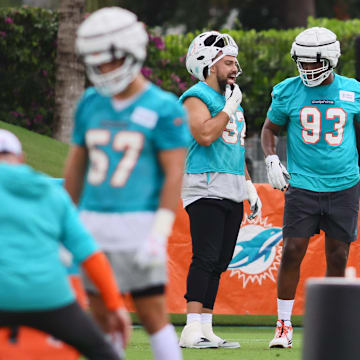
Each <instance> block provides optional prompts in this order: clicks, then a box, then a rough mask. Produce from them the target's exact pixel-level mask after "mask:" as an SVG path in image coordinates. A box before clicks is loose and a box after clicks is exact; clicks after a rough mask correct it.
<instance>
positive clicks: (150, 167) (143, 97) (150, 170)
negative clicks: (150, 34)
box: [73, 83, 190, 213]
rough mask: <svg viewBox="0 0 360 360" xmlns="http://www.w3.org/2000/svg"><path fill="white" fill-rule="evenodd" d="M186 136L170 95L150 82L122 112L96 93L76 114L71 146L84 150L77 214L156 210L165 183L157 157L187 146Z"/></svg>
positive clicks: (178, 109) (89, 93) (179, 110)
mask: <svg viewBox="0 0 360 360" xmlns="http://www.w3.org/2000/svg"><path fill="white" fill-rule="evenodd" d="M189 140H190V132H189V129H188V124H187V117H186V113H185V111H184V109H183V107H182V106H181V105H180V104H179V103H178V99H177V97H176V96H175V95H173V94H171V93H169V92H165V91H163V90H161V89H160V88H158V87H157V86H155V85H153V84H151V83H149V84H148V85H147V88H146V89H145V90H144V91H143V92H142V93H140V94H139V95H138V96H137V98H135V99H133V101H132V102H130V103H129V104H128V105H127V106H125V108H123V109H121V110H116V109H115V108H114V104H113V100H112V99H111V98H110V97H105V96H102V95H100V94H99V93H98V92H97V91H96V89H95V88H89V89H87V90H86V91H85V93H84V96H83V97H82V99H81V100H80V102H79V104H78V107H77V111H76V114H75V128H74V133H73V142H74V143H75V144H77V145H79V146H85V147H86V148H87V149H88V151H89V166H88V169H87V173H86V178H85V182H84V187H83V192H82V196H81V199H80V203H79V208H80V210H89V211H97V212H109V213H123V212H134V211H155V210H156V209H157V208H158V206H159V197H160V192H161V188H162V185H163V181H164V173H163V170H162V168H161V165H160V162H159V158H158V153H159V152H161V151H166V150H173V149H177V148H184V147H187V146H188V143H189Z"/></svg>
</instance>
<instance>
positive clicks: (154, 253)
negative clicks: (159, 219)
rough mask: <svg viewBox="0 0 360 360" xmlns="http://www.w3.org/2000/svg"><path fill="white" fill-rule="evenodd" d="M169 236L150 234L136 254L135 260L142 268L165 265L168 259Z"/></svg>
mask: <svg viewBox="0 0 360 360" xmlns="http://www.w3.org/2000/svg"><path fill="white" fill-rule="evenodd" d="M166 245H167V238H166V237H164V236H162V235H160V234H150V236H148V237H147V238H146V239H145V241H144V243H143V244H142V246H141V247H140V248H139V249H138V251H137V252H136V254H135V259H134V260H135V262H136V263H137V265H138V266H139V268H141V269H145V268H154V267H157V266H164V265H165V264H166V261H167V251H166Z"/></svg>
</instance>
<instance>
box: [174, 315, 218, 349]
mask: <svg viewBox="0 0 360 360" xmlns="http://www.w3.org/2000/svg"><path fill="white" fill-rule="evenodd" d="M179 345H180V347H182V348H192V349H217V348H218V347H219V345H218V344H217V343H214V342H212V341H210V340H209V339H207V338H206V337H205V336H204V334H203V333H202V331H201V323H200V322H199V321H194V322H192V323H190V324H188V325H186V326H185V327H184V329H183V331H182V332H181V336H180V341H179Z"/></svg>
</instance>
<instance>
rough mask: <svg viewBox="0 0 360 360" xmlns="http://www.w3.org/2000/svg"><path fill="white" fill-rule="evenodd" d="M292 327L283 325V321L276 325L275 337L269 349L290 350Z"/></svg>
mask: <svg viewBox="0 0 360 360" xmlns="http://www.w3.org/2000/svg"><path fill="white" fill-rule="evenodd" d="M292 335H293V328H292V326H291V325H290V326H287V325H285V322H284V320H278V321H277V323H276V329H275V336H274V338H273V339H272V340H271V341H270V343H269V348H292Z"/></svg>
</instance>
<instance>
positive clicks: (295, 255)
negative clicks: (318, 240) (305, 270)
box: [281, 243, 304, 267]
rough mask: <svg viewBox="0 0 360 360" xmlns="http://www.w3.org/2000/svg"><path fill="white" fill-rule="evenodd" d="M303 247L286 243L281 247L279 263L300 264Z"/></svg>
mask: <svg viewBox="0 0 360 360" xmlns="http://www.w3.org/2000/svg"><path fill="white" fill-rule="evenodd" d="M303 253H304V250H303V247H302V246H301V245H299V244H295V243H293V244H291V243H290V244H289V243H288V244H286V246H284V248H283V253H282V258H281V265H282V267H297V266H300V264H301V262H302V259H303Z"/></svg>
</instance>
